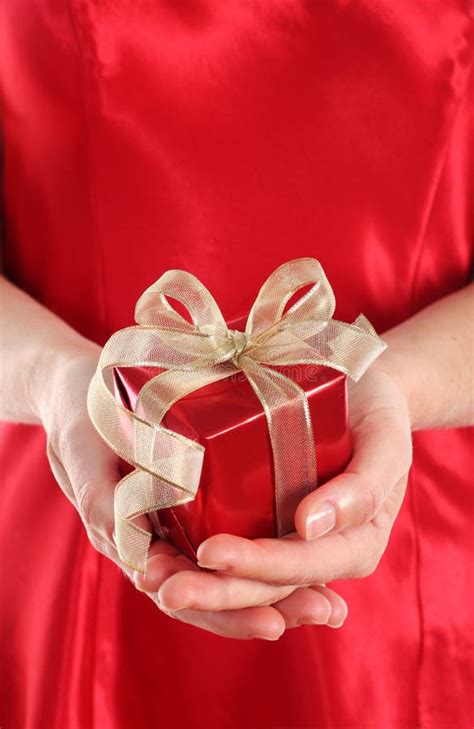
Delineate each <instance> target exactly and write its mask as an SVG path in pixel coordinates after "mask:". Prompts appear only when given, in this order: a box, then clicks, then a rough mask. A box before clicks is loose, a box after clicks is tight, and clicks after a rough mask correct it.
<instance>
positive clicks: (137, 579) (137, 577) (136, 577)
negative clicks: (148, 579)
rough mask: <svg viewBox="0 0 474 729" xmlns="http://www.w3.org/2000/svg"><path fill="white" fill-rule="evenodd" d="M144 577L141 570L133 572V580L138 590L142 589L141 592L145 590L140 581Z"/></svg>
mask: <svg viewBox="0 0 474 729" xmlns="http://www.w3.org/2000/svg"><path fill="white" fill-rule="evenodd" d="M142 577H143V575H142V573H141V572H133V574H132V581H133V584H134V585H135V587H136V589H137V590H140V592H145V590H144V589H143V587H141V585H140V581H141V578H142Z"/></svg>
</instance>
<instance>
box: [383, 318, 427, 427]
mask: <svg viewBox="0 0 474 729" xmlns="http://www.w3.org/2000/svg"><path fill="white" fill-rule="evenodd" d="M382 339H383V340H384V341H385V342H386V343H387V349H386V350H385V351H384V352H383V353H382V354H381V355H380V357H379V358H378V359H377V360H376V361H375V362H374V364H373V365H372V366H373V367H375V368H376V369H377V370H378V371H380V372H383V373H384V374H385V375H387V376H389V377H390V379H391V380H392V382H393V383H394V385H395V386H396V387H397V388H398V390H399V391H400V393H401V395H402V397H403V399H404V400H405V403H406V407H407V412H408V418H409V421H410V427H411V429H412V430H420V429H421V428H423V427H426V426H425V425H424V423H425V421H426V420H427V414H426V412H425V411H426V407H425V403H423V401H422V400H421V399H420V390H421V388H420V382H419V373H420V365H419V363H417V362H416V353H415V352H413V350H412V349H410V351H407V350H406V345H405V342H404V340H403V338H402V337H401V336H400V335H399V332H398V331H397V328H394V329H393V330H390V331H388V332H385V333H384V334H382ZM421 371H422V369H421ZM421 376H423V374H422V375H421ZM428 419H429V418H428Z"/></svg>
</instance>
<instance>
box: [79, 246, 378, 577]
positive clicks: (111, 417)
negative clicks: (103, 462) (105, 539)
mask: <svg viewBox="0 0 474 729" xmlns="http://www.w3.org/2000/svg"><path fill="white" fill-rule="evenodd" d="M308 285H311V288H310V289H309V290H308V291H307V292H306V293H305V294H304V295H302V296H301V297H300V298H299V299H298V300H297V301H296V303H294V304H293V305H292V306H291V307H289V308H288V310H287V311H286V312H285V307H286V305H287V303H288V301H289V300H290V299H291V297H292V296H293V295H294V294H296V292H298V291H299V290H300V289H302V288H303V287H306V286H308ZM167 297H170V298H172V299H176V300H177V301H179V302H180V303H181V304H182V305H183V306H184V307H185V308H186V310H187V311H188V313H189V315H190V318H191V322H189V321H187V320H186V319H185V318H184V317H183V316H181V315H180V314H179V313H178V312H177V311H176V310H175V309H173V307H172V306H171V304H170V303H169V301H168V299H167ZM334 309H335V298H334V293H333V291H332V289H331V286H330V284H329V282H328V280H327V278H326V275H325V273H324V271H323V268H322V266H321V264H320V263H319V261H317V260H315V259H314V258H299V259H296V260H293V261H289V262H287V263H285V264H283V265H282V266H280V267H279V268H277V269H276V271H274V272H273V273H272V274H271V276H270V277H269V278H268V279H267V281H266V282H265V283H264V284H263V286H262V288H261V289H260V291H259V293H258V296H257V298H256V300H255V303H254V305H253V306H252V309H251V311H250V314H249V317H248V320H247V325H246V328H245V332H240V331H236V330H232V329H228V327H227V324H226V322H225V320H224V318H223V316H222V313H221V311H220V309H219V307H218V305H217V303H216V302H215V300H214V298H213V297H212V295H211V294H210V293H209V291H208V290H207V289H206V287H205V286H203V284H202V283H201V282H200V281H199V280H198V279H197V278H196V277H195V276H193V275H192V274H190V273H187V272H185V271H179V270H172V271H167V272H166V273H165V274H163V276H161V278H160V279H158V281H156V283H154V284H153V285H152V286H150V287H149V288H148V289H147V290H146V291H145V292H144V293H143V294H142V295H141V297H140V298H139V300H138V301H137V304H136V307H135V321H136V323H137V326H132V327H127V328H125V329H121V330H119V331H117V332H115V333H114V334H113V335H112V336H111V337H110V339H109V340H108V341H107V343H106V344H105V346H104V348H103V350H102V353H101V356H100V358H99V362H98V365H97V370H96V372H95V374H94V376H93V377H92V380H91V382H90V385H89V390H88V396H87V407H88V411H89V415H90V418H91V420H92V422H93V424H94V426H95V428H96V429H97V431H98V433H99V434H100V435H101V437H102V438H103V439H104V440H105V441H106V442H107V443H108V445H109V446H110V447H111V448H112V449H113V450H114V451H115V453H116V454H117V455H118V456H120V457H121V458H123V459H124V460H125V461H127V462H128V463H130V464H132V465H133V466H134V468H135V470H134V471H133V472H131V473H130V474H128V475H127V476H125V477H124V478H123V479H122V480H121V481H120V482H119V483H118V484H117V486H116V489H115V495H114V511H115V538H116V543H117V549H118V553H119V556H120V558H121V560H122V561H123V562H124V563H125V564H127V565H128V566H130V567H132V568H133V569H135V570H137V571H139V572H143V573H145V572H146V562H147V553H148V548H149V545H150V541H151V536H152V535H151V533H150V532H148V531H147V530H145V529H142V528H141V527H139V526H138V525H137V524H135V523H134V521H133V520H134V519H135V518H136V517H138V516H139V515H141V514H148V513H152V512H155V511H156V510H159V509H164V508H167V507H171V506H177V505H178V504H184V503H186V502H187V501H192V500H193V499H194V497H195V495H196V492H197V489H198V486H199V480H200V475H201V469H202V462H203V457H204V448H203V446H202V445H201V444H199V443H197V442H196V441H193V440H190V439H189V438H185V437H184V436H182V435H180V434H178V433H175V432H173V431H171V430H169V429H167V428H165V427H164V426H163V425H161V422H162V420H163V417H164V416H165V414H166V413H167V411H168V410H169V408H170V407H171V406H172V405H173V404H174V403H175V402H176V401H177V400H179V399H181V398H182V397H184V396H185V395H187V394H189V393H190V392H193V391H194V390H197V389H199V388H201V387H204V386H205V385H208V384H210V383H211V382H216V381H217V380H220V379H223V378H225V377H229V376H230V375H232V374H234V373H236V372H240V371H243V372H244V373H245V375H246V377H247V378H248V380H249V382H250V384H251V386H252V388H253V390H254V392H255V393H256V395H257V397H258V398H259V400H260V402H261V403H262V406H263V409H264V412H265V416H266V419H267V424H268V430H269V434H270V439H271V445H272V451H273V460H274V473H275V503H276V520H277V529H278V534H279V535H280V536H281V535H283V534H286V533H288V532H289V531H292V530H293V529H294V524H293V517H294V513H295V510H296V507H297V505H298V502H299V500H300V499H301V498H302V495H304V494H306V493H310V492H311V491H312V490H313V489H314V488H315V487H316V485H317V467H316V453H315V445H314V437H313V426H312V423H311V417H310V413H309V407H308V402H307V398H306V394H305V392H304V390H303V389H302V388H301V387H299V385H297V384H296V383H295V382H293V381H292V380H291V379H289V378H288V377H286V376H285V375H283V374H281V372H278V371H276V370H274V369H272V365H298V364H312V365H325V366H328V367H333V368H334V369H337V370H340V371H341V372H344V373H345V374H346V375H348V376H349V377H351V378H352V379H353V380H355V381H357V380H358V379H359V378H360V377H361V376H362V374H363V373H364V372H365V370H366V369H367V367H369V365H370V364H371V363H372V362H373V361H374V359H376V357H378V356H379V354H381V352H383V350H384V349H385V348H386V346H387V345H386V344H385V342H383V341H382V340H381V339H380V337H379V336H378V335H377V333H376V332H375V330H374V328H373V327H372V325H371V324H370V323H369V321H368V320H367V319H366V318H365V316H363V315H360V316H359V317H357V319H356V320H355V321H354V322H353V323H352V324H346V323H344V322H341V321H337V320H335V319H333V318H332V315H333V313H334ZM114 367H156V368H159V369H161V370H164V371H162V372H160V374H158V375H156V376H155V377H153V378H152V379H150V380H149V381H148V382H147V383H146V384H145V385H144V386H143V387H142V388H141V390H140V392H139V394H138V400H137V404H136V408H135V412H131V411H129V410H127V408H125V407H124V406H122V405H121V404H120V403H119V402H117V400H116V399H115V397H114V394H113V380H112V369H113V368H114Z"/></svg>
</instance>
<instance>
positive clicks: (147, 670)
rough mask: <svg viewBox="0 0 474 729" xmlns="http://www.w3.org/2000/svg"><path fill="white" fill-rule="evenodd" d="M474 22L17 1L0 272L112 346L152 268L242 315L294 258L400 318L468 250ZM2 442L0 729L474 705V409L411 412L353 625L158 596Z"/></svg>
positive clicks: (454, 10)
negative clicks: (216, 632) (243, 636)
mask: <svg viewBox="0 0 474 729" xmlns="http://www.w3.org/2000/svg"><path fill="white" fill-rule="evenodd" d="M472 25H473V24H472V17H471V15H470V13H469V3H467V2H466V3H463V2H446V3H444V4H443V5H441V6H440V7H438V8H437V9H436V11H435V10H434V9H433V8H431V7H428V5H425V4H421V5H417V6H416V7H415V6H414V5H413V4H411V3H404V2H402V3H399V4H397V5H396V6H393V4H392V3H389V2H388V0H386V1H385V0H384V1H383V2H379V3H376V4H371V3H368V2H362V0H359V1H358V2H355V3H345V2H340V3H339V2H318V3H307V2H303V1H302V0H292V1H289V0H285V1H284V2H283V1H279V2H275V3H274V2H265V1H263V2H258V3H249V2H237V1H235V2H234V1H232V2H228V3H219V2H217V1H216V0H213V1H211V0H193V1H192V2H191V1H189V2H186V3H179V2H176V3H172V2H168V1H165V0H161V1H160V2H156V3H151V2H144V1H142V2H132V0H119V1H118V2H112V1H111V0H108V1H106V2H102V3H97V2H94V1H93V0H71V2H70V3H68V4H66V3H60V2H56V1H54V0H27V1H26V2H25V0H10V2H9V3H6V4H4V5H3V6H2V7H1V8H0V48H1V49H2V50H1V54H2V59H3V61H2V68H1V69H0V88H1V93H2V97H3V113H2V136H3V156H4V160H3V163H4V178H3V182H4V186H3V204H4V215H5V226H4V244H3V248H4V260H3V268H4V273H5V275H7V276H8V277H10V278H11V279H12V280H13V281H14V282H16V283H17V284H18V285H19V286H21V287H22V288H24V289H25V290H27V291H28V292H29V293H31V294H32V295H33V296H34V297H35V298H37V299H38V300H39V301H41V302H42V303H44V304H45V305H46V306H48V307H49V308H50V309H52V310H53V311H54V312H56V313H57V314H58V315H59V316H61V317H62V318H64V319H66V321H68V322H69V323H70V324H71V325H72V326H74V327H75V328H76V329H78V330H79V331H80V332H81V333H82V334H84V335H85V336H87V337H89V338H92V339H94V340H96V341H97V342H99V343H101V344H102V343H104V342H105V340H106V339H107V338H108V336H110V334H111V333H112V332H113V331H114V330H115V329H117V328H119V327H122V326H126V325H128V324H130V323H132V317H133V307H134V303H135V301H136V299H137V298H138V296H139V294H140V293H141V292H142V291H143V290H144V289H145V288H146V287H147V286H149V285H150V284H151V283H152V282H153V281H154V280H156V279H157V278H158V277H159V276H160V274H161V273H162V272H163V271H164V270H166V269H168V268H183V269H186V270H190V271H192V272H193V273H194V274H196V275H197V276H198V277H199V278H200V279H201V280H202V281H203V283H205V284H206V285H207V286H208V287H209V288H210V289H211V291H212V292H213V294H214V295H215V297H216V298H217V300H218V302H219V303H220V305H221V307H222V309H223V312H224V315H225V316H226V317H227V318H229V319H230V318H234V317H236V316H239V315H241V314H243V313H245V312H246V311H247V310H248V309H249V307H250V305H251V303H252V301H253V298H254V297H255V295H256V293H257V291H258V288H259V286H260V285H261V283H262V282H263V280H264V279H265V278H266V277H267V275H268V274H269V273H270V272H271V271H272V270H273V269H274V268H275V267H276V266H277V265H279V264H280V263H282V262H283V261H285V260H288V259H290V258H294V257H296V256H304V255H310V256H314V257H316V258H319V259H320V260H321V262H322V264H323V266H324V269H325V271H326V273H327V275H328V277H329V280H330V281H331V283H332V286H333V288H334V291H335V294H336V299H337V312H336V313H337V316H338V318H341V319H346V320H352V319H353V318H354V317H355V316H357V314H358V313H359V312H361V311H362V312H364V313H365V314H366V315H367V316H368V317H369V319H370V320H371V321H372V322H373V323H374V325H375V326H376V327H377V329H378V330H379V331H383V330H384V329H386V328H388V327H390V326H392V325H394V324H395V323H397V322H399V321H402V320H404V319H405V318H406V317H407V316H409V315H410V314H411V313H413V312H415V311H417V310H418V309H420V308H421V307H422V306H424V305H426V304H428V303H429V302H431V301H433V300H435V299H437V298H439V297H441V296H443V295H445V294H447V293H449V292H451V291H453V290H456V289H458V288H460V287H461V286H463V285H464V284H465V283H466V282H467V281H468V278H469V272H470V270H471V267H472V263H473V245H472V241H473V234H472V232H473V231H472V228H473V220H472V187H471V185H472V182H471V180H470V177H469V170H468V164H469V159H470V152H469V148H470V145H472V118H471V116H470V115H471V113H472V112H471V110H470V107H472V96H473V95H472V86H471V87H470V86H469V84H470V77H471V65H472V52H473V39H472V38H473V36H472ZM471 84H472V81H471ZM1 443H2V445H1V448H2V450H1V452H0V467H1V468H2V472H3V473H4V474H5V476H4V479H3V480H4V493H5V495H6V496H5V498H6V501H5V502H4V503H5V504H6V507H5V508H3V509H2V510H1V512H0V524H1V528H0V543H1V550H2V555H6V560H5V561H6V564H7V567H6V570H5V580H4V584H3V586H2V588H1V590H2V593H3V595H4V600H3V601H2V602H3V604H2V607H1V608H0V610H1V612H2V616H1V618H0V642H1V643H2V652H4V654H5V655H6V656H7V661H6V662H5V668H4V671H5V675H4V685H6V686H7V687H8V689H9V699H8V703H9V707H10V708H7V709H6V711H5V721H4V724H5V727H8V728H9V727H10V726H13V725H14V723H13V717H15V718H16V724H15V725H16V726H22V727H25V729H42V728H43V726H44V727H48V729H51V728H53V729H56V728H57V729H59V728H61V729H64V727H66V726H67V727H68V729H75V728H76V727H77V728H78V729H82V728H83V727H84V728H86V727H87V729H89V727H95V726H97V727H101V729H112V728H113V729H115V727H118V728H119V729H122V728H123V729H126V728H128V727H129V726H130V727H131V726H133V727H140V726H143V727H145V726H160V727H166V729H168V728H171V727H184V726H186V727H190V728H193V729H194V728H195V727H219V729H221V727H222V728H223V727H226V728H227V727H232V729H234V728H236V727H239V728H240V727H242V728H243V727H245V728H246V729H247V727H249V728H250V727H251V728H252V729H253V728H254V727H277V726H278V727H280V726H281V727H283V726H291V727H296V726H298V727H303V726H315V727H316V726H317V727H343V726H344V727H369V726H370V727H372V726H373V727H377V729H378V728H379V727H388V728H390V729H391V727H394V726H406V727H415V726H419V725H421V726H423V727H424V726H433V727H435V726H438V725H440V724H441V723H442V722H444V723H445V725H446V726H450V727H451V726H452V727H453V729H454V727H457V726H459V727H461V726H464V725H465V724H466V722H467V721H468V720H469V706H468V705H467V704H468V700H467V697H466V685H467V684H466V673H467V672H468V671H469V670H471V668H472V664H471V662H470V659H469V658H468V650H467V648H468V638H467V637H466V635H467V633H468V628H469V626H468V623H467V616H466V612H465V609H464V607H463V604H462V603H463V601H464V602H465V603H466V604H467V602H468V588H467V583H466V581H465V577H464V575H465V573H466V571H467V569H468V560H469V541H470V540H469V537H468V525H467V523H466V522H467V517H466V507H467V506H468V505H469V498H470V497H469V487H470V485H469V483H468V480H467V477H466V471H467V470H468V469H469V468H470V466H472V457H471V453H470V445H471V443H470V433H469V431H467V430H457V431H454V430H452V431H444V432H443V431H437V432H431V433H428V432H427V433H420V434H416V436H415V465H414V468H413V472H412V476H411V480H410V486H409V490H408V495H407V497H406V500H405V503H404V505H403V507H402V510H401V513H400V516H399V519H398V521H397V524H396V525H395V528H394V531H393V535H392V538H391V542H390V545H389V548H388V551H387V553H386V555H385V556H384V558H383V560H382V562H381V564H380V566H379V568H378V570H377V572H376V573H375V574H374V575H373V576H371V577H370V578H368V579H366V580H365V581H364V582H360V581H359V582H358V581H355V582H344V583H339V587H340V590H341V593H342V594H343V595H344V596H345V597H346V599H347V600H348V602H349V607H350V618H349V619H348V621H347V623H346V625H345V626H344V628H343V629H342V630H341V631H331V630H329V629H328V628H316V629H312V628H299V629H298V630H295V631H291V632H290V633H289V634H287V635H286V636H285V637H284V638H283V639H282V640H280V641H279V642H278V643H277V644H275V645H262V644H260V643H259V642H252V643H248V644H247V643H239V642H233V641H230V640H224V639H220V638H217V637H214V636H210V635H206V634H204V633H200V632H199V631H197V630H195V629H193V628H189V627H186V626H183V625H180V624H179V623H177V622H176V621H171V620H169V619H168V618H166V617H164V616H162V615H160V614H159V613H157V611H156V608H155V607H154V606H153V605H152V604H151V603H149V602H148V601H147V600H146V598H145V597H144V596H143V595H140V594H138V593H136V592H135V591H134V590H133V588H132V586H131V585H129V584H128V582H127V581H126V580H125V579H123V578H122V576H121V575H120V573H119V571H118V570H117V569H116V568H115V567H114V566H112V565H110V564H108V563H107V562H106V561H105V560H104V559H103V558H102V557H100V556H99V555H97V554H96V553H94V551H93V550H92V548H91V547H90V546H89V545H88V543H87V541H86V537H85V534H84V533H83V531H82V528H81V525H80V522H79V519H78V518H77V517H76V515H75V513H74V512H73V510H72V507H71V506H70V505H69V503H68V502H67V501H66V500H65V499H64V497H63V496H62V495H61V493H60V491H59V489H58V488H57V486H56V485H55V483H54V480H53V477H52V476H51V474H50V473H49V470H48V466H47V462H46V456H45V453H44V445H45V444H44V434H43V432H42V431H41V429H39V428H36V427H32V426H30V427H27V426H19V425H11V424H3V425H2V426H1ZM453 564H455V565H456V568H455V569H453ZM30 574H33V575H34V576H35V577H34V579H33V583H32V582H31V577H30V576H29V575H30ZM27 575H28V578H27ZM453 697H454V700H453ZM0 716H1V714H0ZM18 717H19V718H18ZM8 721H10V724H9V723H8ZM430 722H431V724H430ZM437 722H438V723H437ZM449 722H451V724H450V723H449ZM466 725H467V724H466Z"/></svg>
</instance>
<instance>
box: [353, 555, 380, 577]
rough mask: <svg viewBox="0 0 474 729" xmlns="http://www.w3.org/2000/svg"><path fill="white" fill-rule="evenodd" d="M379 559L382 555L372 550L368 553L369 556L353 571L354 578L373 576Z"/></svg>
mask: <svg viewBox="0 0 474 729" xmlns="http://www.w3.org/2000/svg"><path fill="white" fill-rule="evenodd" d="M381 557H382V553H380V552H378V551H377V552H376V551H375V550H374V551H372V552H369V554H368V555H367V556H366V557H365V558H364V559H362V560H361V561H359V563H358V564H357V566H356V568H355V570H354V577H358V578H363V577H370V575H373V573H374V572H375V570H376V569H377V567H378V564H379V562H380V559H381Z"/></svg>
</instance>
